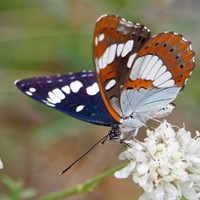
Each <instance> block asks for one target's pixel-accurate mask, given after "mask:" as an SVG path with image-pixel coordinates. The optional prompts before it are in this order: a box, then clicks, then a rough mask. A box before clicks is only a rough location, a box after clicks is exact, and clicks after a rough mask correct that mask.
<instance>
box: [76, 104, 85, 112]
mask: <svg viewBox="0 0 200 200" xmlns="http://www.w3.org/2000/svg"><path fill="white" fill-rule="evenodd" d="M83 108H84V105H80V106H77V108H76V112H80V111H81V110H83Z"/></svg>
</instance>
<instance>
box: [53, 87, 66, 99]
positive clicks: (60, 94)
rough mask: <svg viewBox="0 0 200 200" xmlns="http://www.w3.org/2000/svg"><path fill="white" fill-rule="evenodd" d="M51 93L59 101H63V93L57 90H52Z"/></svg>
mask: <svg viewBox="0 0 200 200" xmlns="http://www.w3.org/2000/svg"><path fill="white" fill-rule="evenodd" d="M52 92H53V93H54V94H55V95H56V96H57V97H58V98H59V99H61V100H63V99H64V98H65V95H64V93H63V92H62V91H61V90H60V89H58V88H56V89H54V90H52Z"/></svg>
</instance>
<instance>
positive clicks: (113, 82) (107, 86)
mask: <svg viewBox="0 0 200 200" xmlns="http://www.w3.org/2000/svg"><path fill="white" fill-rule="evenodd" d="M115 85H116V80H115V79H111V80H110V81H109V82H108V84H107V85H106V87H105V90H110V89H111V88H112V87H113V86H115Z"/></svg>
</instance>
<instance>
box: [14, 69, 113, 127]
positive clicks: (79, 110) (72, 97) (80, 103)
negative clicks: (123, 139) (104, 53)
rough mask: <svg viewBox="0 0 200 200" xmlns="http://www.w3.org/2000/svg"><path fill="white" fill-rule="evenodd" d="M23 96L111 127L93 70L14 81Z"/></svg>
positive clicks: (111, 121)
mask: <svg viewBox="0 0 200 200" xmlns="http://www.w3.org/2000/svg"><path fill="white" fill-rule="evenodd" d="M15 84H16V86H17V87H18V88H19V89H20V90H21V91H22V92H23V93H25V94H26V95H28V96H30V97H31V98H33V99H35V100H36V101H39V102H41V103H43V104H45V105H47V106H50V107H52V108H55V109H56V110H59V111H61V112H63V113H65V114H68V115H70V116H72V117H75V118H77V119H80V120H82V121H86V122H89V123H93V124H98V125H104V126H111V125H112V124H114V123H115V121H114V120H113V118H112V117H111V116H110V115H109V113H108V111H107V109H106V107H105V105H104V102H103V100H102V97H101V94H100V92H99V87H98V84H97V79H96V74H95V73H94V72H79V73H73V74H67V75H56V76H47V77H34V78H28V79H23V80H18V81H16V82H15Z"/></svg>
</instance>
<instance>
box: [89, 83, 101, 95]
mask: <svg viewBox="0 0 200 200" xmlns="http://www.w3.org/2000/svg"><path fill="white" fill-rule="evenodd" d="M86 92H87V94H88V95H91V96H93V95H96V94H97V93H98V92H99V86H98V84H97V83H93V84H92V85H91V86H88V87H87V88H86Z"/></svg>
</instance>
